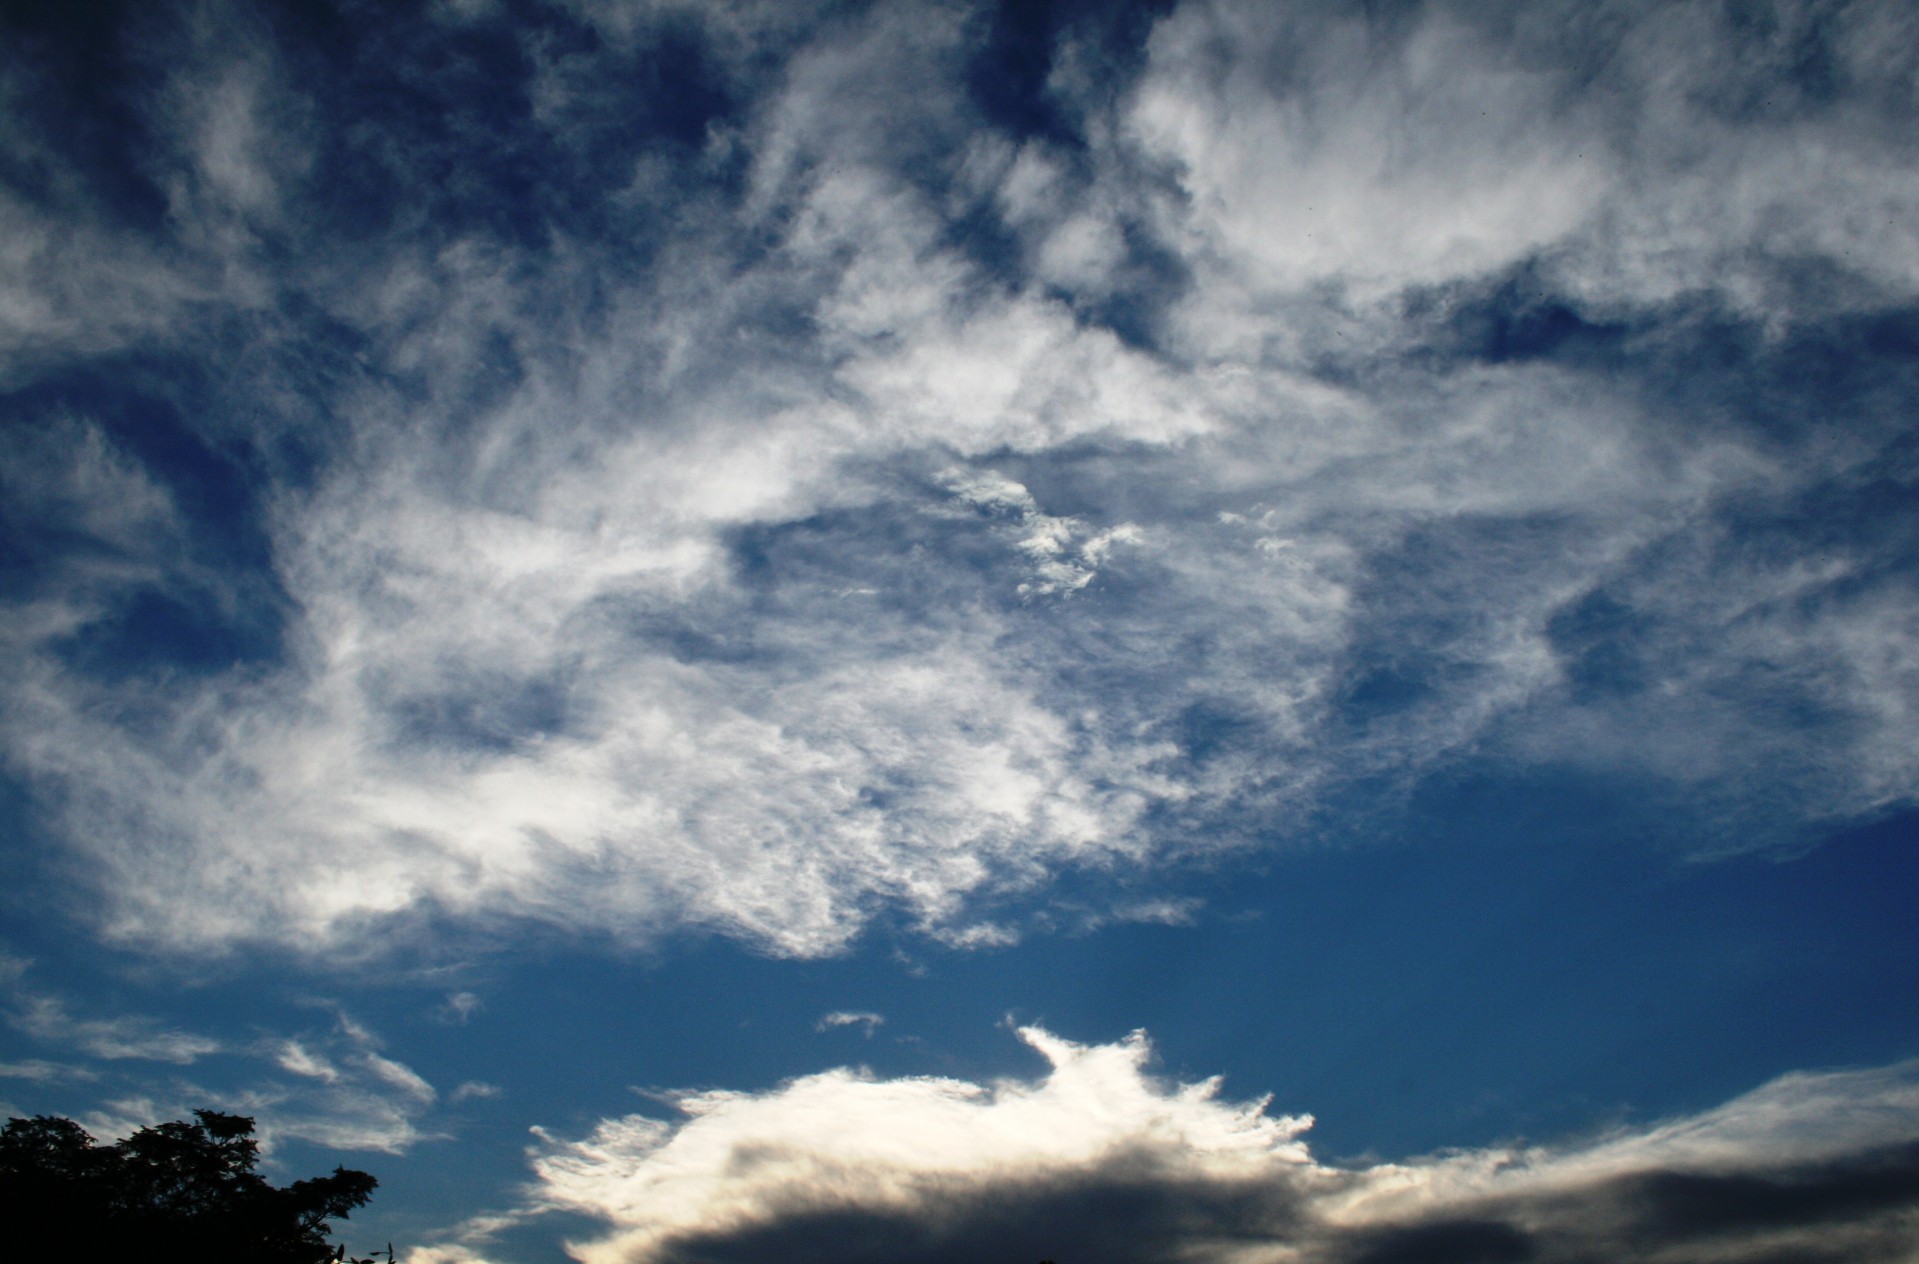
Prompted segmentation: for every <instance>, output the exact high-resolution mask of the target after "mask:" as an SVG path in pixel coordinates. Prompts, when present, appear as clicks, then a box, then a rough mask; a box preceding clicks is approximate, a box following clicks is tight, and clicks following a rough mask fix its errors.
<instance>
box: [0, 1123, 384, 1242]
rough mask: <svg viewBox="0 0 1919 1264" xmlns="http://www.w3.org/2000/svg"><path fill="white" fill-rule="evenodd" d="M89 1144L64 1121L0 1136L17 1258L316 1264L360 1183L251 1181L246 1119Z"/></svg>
mask: <svg viewBox="0 0 1919 1264" xmlns="http://www.w3.org/2000/svg"><path fill="white" fill-rule="evenodd" d="M194 1117H195V1119H197V1120H198V1122H197V1123H186V1122H184V1121H179V1120H176V1121H174V1122H172V1123H164V1124H159V1125H157V1126H155V1127H152V1128H142V1129H140V1130H139V1131H138V1132H136V1133H134V1134H133V1135H132V1136H130V1137H128V1138H127V1139H126V1140H125V1141H121V1142H118V1143H116V1144H114V1145H105V1146H103V1145H98V1144H96V1143H95V1142H94V1140H93V1138H92V1137H91V1136H89V1135H88V1134H87V1131H86V1130H85V1129H84V1128H82V1127H80V1125H78V1124H76V1123H74V1122H73V1121H72V1120H70V1119H59V1118H56V1117H53V1116H50V1115H41V1116H39V1117H37V1118H34V1119H14V1120H10V1121H8V1123H7V1126H6V1129H5V1131H4V1132H0V1226H3V1227H4V1232H5V1234H6V1238H7V1241H8V1242H9V1244H10V1246H11V1247H12V1248H13V1251H14V1258H16V1259H23V1260H24V1259H37V1258H52V1257H53V1256H54V1255H56V1254H58V1255H59V1256H61V1257H64V1258H68V1259H78V1260H95V1259H97V1260H115V1259H125V1260H128V1261H133V1260H139V1261H142V1262H143V1264H144V1262H148V1261H152V1262H154V1264H159V1262H161V1261H173V1260H189V1259H191V1260H196V1261H202V1260H204V1261H213V1262H216V1264H221V1262H225V1261H234V1262H236V1264H237V1262H239V1261H245V1262H246V1264H255V1262H257V1264H326V1262H327V1261H331V1260H335V1259H338V1258H339V1253H338V1252H336V1251H335V1249H334V1248H333V1247H332V1246H330V1245H329V1244H328V1243H327V1240H326V1235H327V1232H328V1224H327V1222H328V1221H329V1220H333V1219H344V1218H345V1217H346V1215H347V1214H348V1213H349V1212H350V1211H352V1210H353V1209H354V1208H356V1207H363V1206H365V1205H366V1203H367V1200H368V1199H369V1198H371V1197H372V1196H373V1190H374V1187H375V1186H377V1185H378V1184H379V1182H378V1181H376V1180H374V1179H373V1177H371V1176H369V1175H368V1174H367V1173H365V1172H356V1171H353V1170H351V1169H349V1168H335V1169H334V1171H333V1174H332V1175H331V1176H319V1177H314V1178H313V1179H311V1180H304V1181H295V1182H294V1183H293V1184H292V1185H290V1186H288V1187H286V1188H284V1189H282V1188H278V1187H276V1186H274V1185H272V1184H269V1183H268V1182H267V1180H266V1179H265V1178H264V1177H262V1176H260V1175H259V1174H258V1173H256V1172H255V1171H254V1170H253V1166H254V1163H255V1162H256V1161H257V1160H258V1158H259V1150H260V1147H259V1144H258V1143H257V1142H255V1141H254V1140H253V1120H252V1119H250V1118H248V1117H247V1116H245V1115H226V1114H222V1113H220V1112H219V1111H213V1110H198V1111H195V1112H194Z"/></svg>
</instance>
